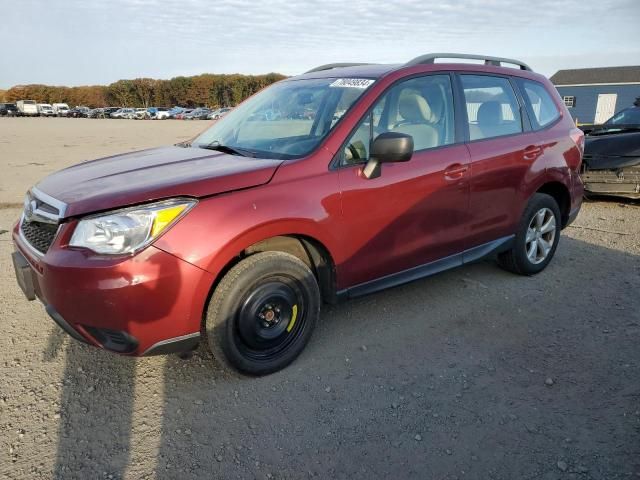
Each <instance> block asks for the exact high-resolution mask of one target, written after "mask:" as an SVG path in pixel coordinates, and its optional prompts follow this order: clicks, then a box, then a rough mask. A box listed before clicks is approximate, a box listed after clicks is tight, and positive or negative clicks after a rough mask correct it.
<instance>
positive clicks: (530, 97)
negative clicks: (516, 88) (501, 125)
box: [518, 78, 560, 130]
mask: <svg viewBox="0 0 640 480" xmlns="http://www.w3.org/2000/svg"><path fill="white" fill-rule="evenodd" d="M518 84H519V85H520V89H521V90H522V94H523V96H524V101H525V104H526V107H527V110H528V111H529V116H530V117H531V123H532V124H533V128H534V130H540V129H541V128H544V127H546V126H548V125H551V124H552V123H553V122H555V121H556V120H557V119H558V118H560V110H558V107H557V106H556V104H555V102H554V101H553V98H551V94H550V93H549V92H548V91H547V89H546V88H545V87H544V85H542V84H541V83H538V82H535V81H533V80H524V79H521V78H520V79H518Z"/></svg>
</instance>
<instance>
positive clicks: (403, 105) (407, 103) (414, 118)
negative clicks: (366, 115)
mask: <svg viewBox="0 0 640 480" xmlns="http://www.w3.org/2000/svg"><path fill="white" fill-rule="evenodd" d="M398 113H399V115H400V117H401V118H400V120H399V122H398V123H397V124H396V125H395V126H394V127H393V129H392V130H393V131H394V132H400V133H405V134H407V135H411V136H412V137H413V148H414V150H423V149H425V148H432V147H436V146H437V145H438V131H437V130H436V129H435V128H434V127H433V123H434V118H433V117H434V115H433V112H432V111H431V107H430V106H429V103H428V102H427V101H426V100H425V98H424V97H423V96H422V95H420V94H419V93H417V92H415V91H414V90H408V89H407V90H403V91H402V93H401V94H400V99H399V101H398Z"/></svg>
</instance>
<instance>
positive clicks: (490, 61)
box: [405, 53, 532, 71]
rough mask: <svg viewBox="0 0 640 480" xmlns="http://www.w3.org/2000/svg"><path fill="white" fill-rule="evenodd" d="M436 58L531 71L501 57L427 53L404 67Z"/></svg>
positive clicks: (527, 67)
mask: <svg viewBox="0 0 640 480" xmlns="http://www.w3.org/2000/svg"><path fill="white" fill-rule="evenodd" d="M438 58H463V59H465V60H484V64H485V65H494V66H496V67H500V66H502V64H503V63H510V64H512V65H517V66H518V67H519V68H520V70H529V71H532V70H531V67H530V66H529V65H527V64H526V63H524V62H521V61H520V60H514V59H512V58H502V57H489V56H487V55H473V54H467V53H428V54H426V55H421V56H419V57H416V58H414V59H413V60H409V61H408V62H407V63H405V66H406V67H411V66H414V65H424V64H431V63H435V61H436V59H438Z"/></svg>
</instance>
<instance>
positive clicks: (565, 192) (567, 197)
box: [535, 180, 571, 228]
mask: <svg viewBox="0 0 640 480" xmlns="http://www.w3.org/2000/svg"><path fill="white" fill-rule="evenodd" d="M535 193H545V194H547V195H549V196H551V197H553V199H554V200H555V201H556V203H557V204H558V208H560V215H561V224H562V228H565V227H566V226H567V224H568V223H569V214H570V212H571V194H570V193H569V188H567V186H566V185H565V184H564V183H562V182H559V181H556V180H552V181H548V182H546V183H544V184H542V185H541V186H540V187H539V188H538V189H537V190H536V192H535Z"/></svg>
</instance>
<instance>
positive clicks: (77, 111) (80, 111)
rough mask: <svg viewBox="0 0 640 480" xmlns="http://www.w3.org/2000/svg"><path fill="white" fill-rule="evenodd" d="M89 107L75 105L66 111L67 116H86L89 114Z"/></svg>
mask: <svg viewBox="0 0 640 480" xmlns="http://www.w3.org/2000/svg"><path fill="white" fill-rule="evenodd" d="M89 111H90V109H89V107H82V106H81V107H76V108H72V109H71V110H69V113H67V117H71V118H87V116H88V115H89Z"/></svg>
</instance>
